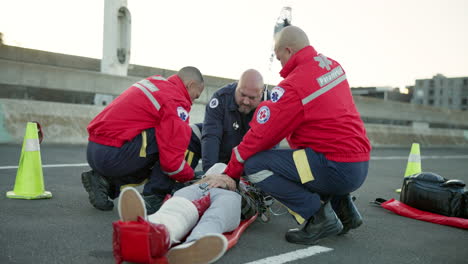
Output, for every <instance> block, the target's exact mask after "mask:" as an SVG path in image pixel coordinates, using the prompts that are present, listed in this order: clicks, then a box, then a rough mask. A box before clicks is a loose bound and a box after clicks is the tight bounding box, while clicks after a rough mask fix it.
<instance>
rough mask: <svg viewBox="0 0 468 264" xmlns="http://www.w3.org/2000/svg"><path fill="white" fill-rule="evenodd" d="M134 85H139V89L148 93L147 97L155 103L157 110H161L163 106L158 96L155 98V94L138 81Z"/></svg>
mask: <svg viewBox="0 0 468 264" xmlns="http://www.w3.org/2000/svg"><path fill="white" fill-rule="evenodd" d="M134 86H136V87H138V89H140V90H141V91H142V92H143V93H144V94H145V95H146V97H148V99H149V100H150V101H151V103H153V105H154V107H155V108H156V110H158V111H159V109H161V106H160V105H159V103H158V101H157V100H156V98H154V96H153V95H152V94H151V93H150V92H149V91H148V90H147V89H146V88H145V87H143V86H141V85H139V84H138V83H136V84H134Z"/></svg>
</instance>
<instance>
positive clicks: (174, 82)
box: [88, 75, 194, 182]
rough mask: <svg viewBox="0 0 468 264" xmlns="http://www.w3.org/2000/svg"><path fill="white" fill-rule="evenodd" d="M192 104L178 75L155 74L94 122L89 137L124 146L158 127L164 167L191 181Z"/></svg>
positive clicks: (161, 162) (124, 94) (127, 92)
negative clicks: (187, 157) (187, 154)
mask: <svg viewBox="0 0 468 264" xmlns="http://www.w3.org/2000/svg"><path fill="white" fill-rule="evenodd" d="M191 105H192V101H191V99H190V95H189V93H188V91H187V89H186V88H185V86H184V84H183V82H182V80H181V79H180V78H179V77H178V76H177V75H173V76H171V77H169V79H167V80H166V79H164V78H163V77H161V76H156V75H155V76H151V77H149V78H146V79H143V80H141V81H139V82H137V83H135V84H133V85H132V86H131V87H130V88H128V89H127V90H126V91H124V92H123V93H122V94H121V95H120V96H118V97H117V98H116V99H115V100H114V101H112V103H111V104H109V105H108V106H107V107H106V108H105V109H104V110H103V111H102V112H101V113H99V114H98V115H97V116H96V117H95V118H94V119H93V120H92V121H91V123H90V124H89V125H88V133H89V140H90V141H92V142H95V143H98V144H102V145H106V146H113V147H121V146H122V145H123V144H124V143H125V142H127V141H130V140H132V139H133V138H134V137H135V136H137V135H138V134H140V133H141V132H142V131H143V130H145V129H149V128H155V135H156V142H157V144H158V149H159V160H160V164H161V169H162V170H163V171H164V172H165V173H166V174H167V175H169V176H170V177H171V178H173V179H175V180H177V181H180V182H185V181H188V180H191V179H192V178H193V175H194V173H193V170H192V168H190V166H189V164H187V163H186V162H185V159H184V154H185V150H186V149H187V147H188V145H189V142H190V137H191V133H192V130H191V128H190V126H189V114H188V113H189V112H190V108H191Z"/></svg>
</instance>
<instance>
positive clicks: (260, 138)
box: [225, 46, 371, 178]
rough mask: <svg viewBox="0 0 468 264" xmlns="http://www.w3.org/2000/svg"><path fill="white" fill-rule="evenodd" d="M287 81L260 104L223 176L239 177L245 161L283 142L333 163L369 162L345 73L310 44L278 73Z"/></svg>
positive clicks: (360, 123)
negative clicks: (309, 149) (321, 154)
mask: <svg viewBox="0 0 468 264" xmlns="http://www.w3.org/2000/svg"><path fill="white" fill-rule="evenodd" d="M280 74H281V76H282V77H283V78H285V79H284V80H283V81H282V82H281V83H280V84H279V85H278V86H276V87H274V88H273V89H272V91H271V100H269V101H266V102H263V103H261V104H260V105H259V106H258V107H257V110H256V113H255V115H254V117H253V119H252V121H251V122H250V130H249V132H247V134H246V135H245V136H244V138H243V140H242V142H241V143H240V144H239V145H238V146H237V147H236V148H234V149H233V152H232V155H231V160H230V161H229V164H228V167H227V168H226V170H225V173H226V174H227V175H229V176H231V177H233V178H238V177H240V175H241V173H242V171H243V163H244V161H245V160H247V159H248V158H250V157H251V156H252V155H254V154H255V153H258V152H260V151H264V150H268V149H270V148H272V147H273V146H274V145H276V144H278V143H279V142H280V141H281V140H282V139H283V138H286V139H287V140H288V143H289V145H290V146H291V148H293V149H300V148H311V149H312V150H314V151H315V152H318V153H323V154H324V155H325V157H326V158H327V159H329V160H333V161H337V162H359V161H368V160H369V158H370V150H371V146H370V143H369V140H368V138H367V136H366V130H365V127H364V123H363V122H362V120H361V118H360V116H359V113H358V111H357V110H356V106H355V105H354V100H353V97H352V95H351V89H350V88H349V84H348V81H347V80H346V75H345V72H344V70H343V69H342V68H341V66H340V65H339V64H338V62H336V61H334V60H332V59H330V58H327V57H325V56H324V55H322V54H317V52H316V51H315V49H314V48H313V47H312V46H308V47H305V48H303V49H301V50H300V51H298V52H297V53H295V54H294V55H293V56H292V57H291V58H290V59H289V60H288V62H287V63H286V65H284V67H283V69H282V70H281V72H280Z"/></svg>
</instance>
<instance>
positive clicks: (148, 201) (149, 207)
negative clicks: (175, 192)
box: [143, 194, 166, 215]
mask: <svg viewBox="0 0 468 264" xmlns="http://www.w3.org/2000/svg"><path fill="white" fill-rule="evenodd" d="M165 197H166V195H165V194H164V195H162V194H151V195H143V200H144V201H145V207H146V213H147V214H148V215H150V214H154V213H156V211H158V210H159V208H161V205H162V204H163V202H164V198H165Z"/></svg>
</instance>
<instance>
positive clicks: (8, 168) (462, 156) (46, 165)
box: [0, 155, 468, 170]
mask: <svg viewBox="0 0 468 264" xmlns="http://www.w3.org/2000/svg"><path fill="white" fill-rule="evenodd" d="M407 159H408V156H388V157H371V160H407ZM421 159H444V160H446V159H468V155H447V156H421ZM87 166H89V165H88V163H74V164H44V165H42V167H43V168H66V167H87ZM10 169H18V166H0V170H10Z"/></svg>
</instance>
